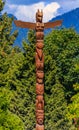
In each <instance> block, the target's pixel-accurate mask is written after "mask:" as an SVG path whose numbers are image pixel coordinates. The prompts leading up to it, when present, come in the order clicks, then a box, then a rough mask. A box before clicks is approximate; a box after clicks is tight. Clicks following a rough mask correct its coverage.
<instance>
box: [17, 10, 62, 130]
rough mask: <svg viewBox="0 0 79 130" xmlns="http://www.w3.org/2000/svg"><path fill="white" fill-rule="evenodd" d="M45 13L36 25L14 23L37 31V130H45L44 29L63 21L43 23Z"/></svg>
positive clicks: (40, 15)
mask: <svg viewBox="0 0 79 130" xmlns="http://www.w3.org/2000/svg"><path fill="white" fill-rule="evenodd" d="M42 19H43V12H42V11H39V10H38V11H37V13H36V23H30V22H22V21H16V20H15V21H14V23H15V24H16V26H18V27H22V28H29V29H35V30H36V54H35V62H36V130H44V54H43V47H44V40H43V39H44V29H45V28H53V27H56V26H60V25H61V23H62V20H58V21H55V22H48V23H43V22H42Z"/></svg>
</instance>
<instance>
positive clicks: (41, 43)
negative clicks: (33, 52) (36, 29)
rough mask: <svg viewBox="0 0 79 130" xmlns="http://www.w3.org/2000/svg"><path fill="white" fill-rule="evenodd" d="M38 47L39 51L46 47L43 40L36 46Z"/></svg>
mask: <svg viewBox="0 0 79 130" xmlns="http://www.w3.org/2000/svg"><path fill="white" fill-rule="evenodd" d="M36 47H37V48H38V49H43V47H44V44H43V40H38V41H37V44H36Z"/></svg>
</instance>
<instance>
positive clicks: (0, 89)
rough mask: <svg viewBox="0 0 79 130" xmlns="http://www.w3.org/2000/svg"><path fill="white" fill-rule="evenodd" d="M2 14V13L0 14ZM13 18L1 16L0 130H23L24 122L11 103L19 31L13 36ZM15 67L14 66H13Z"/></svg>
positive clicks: (0, 3) (1, 5)
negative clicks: (13, 110)
mask: <svg viewBox="0 0 79 130" xmlns="http://www.w3.org/2000/svg"><path fill="white" fill-rule="evenodd" d="M3 7H4V2H3V1H2V0H0V11H2V9H3ZM0 14H1V12H0ZM12 20H13V19H12V18H9V17H8V16H7V14H6V13H5V14H3V15H2V14H1V15H0V129H1V130H4V129H5V130H18V129H19V130H23V129H24V124H23V122H22V120H21V119H20V118H19V117H18V116H17V115H15V114H13V113H12V112H11V111H10V110H9V108H10V102H11V98H12V95H13V92H12V91H11V88H12V87H13V86H12V82H11V81H13V79H12V78H13V76H14V75H13V73H12V71H11V65H12V60H13V57H14V55H15V53H16V52H15V50H16V49H14V48H13V47H12V45H13V43H14V40H15V39H16V36H17V31H15V32H14V33H13V34H11V29H12ZM12 67H13V66H12Z"/></svg>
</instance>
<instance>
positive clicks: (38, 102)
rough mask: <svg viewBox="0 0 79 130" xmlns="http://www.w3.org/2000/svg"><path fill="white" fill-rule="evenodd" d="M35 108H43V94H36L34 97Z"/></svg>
mask: <svg viewBox="0 0 79 130" xmlns="http://www.w3.org/2000/svg"><path fill="white" fill-rule="evenodd" d="M36 109H37V110H44V100H43V95H38V96H37V97H36Z"/></svg>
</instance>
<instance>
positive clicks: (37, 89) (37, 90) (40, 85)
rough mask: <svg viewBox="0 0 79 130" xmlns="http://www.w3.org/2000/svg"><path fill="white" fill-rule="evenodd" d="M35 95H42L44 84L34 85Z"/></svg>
mask: <svg viewBox="0 0 79 130" xmlns="http://www.w3.org/2000/svg"><path fill="white" fill-rule="evenodd" d="M36 93H37V94H44V84H38V83H37V84H36ZM38 99H40V100H42V99H43V97H38Z"/></svg>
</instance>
